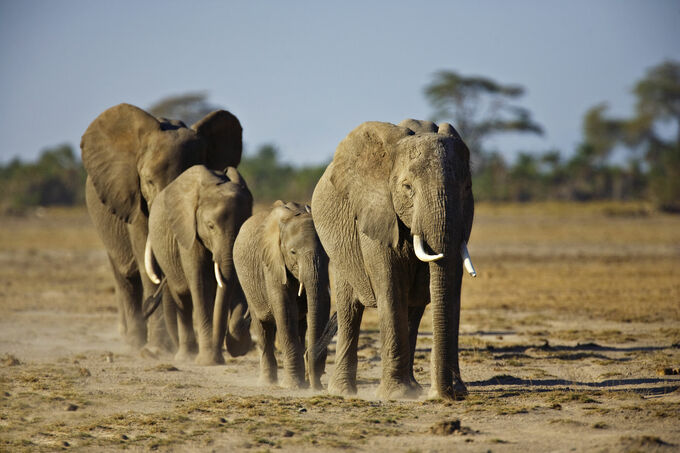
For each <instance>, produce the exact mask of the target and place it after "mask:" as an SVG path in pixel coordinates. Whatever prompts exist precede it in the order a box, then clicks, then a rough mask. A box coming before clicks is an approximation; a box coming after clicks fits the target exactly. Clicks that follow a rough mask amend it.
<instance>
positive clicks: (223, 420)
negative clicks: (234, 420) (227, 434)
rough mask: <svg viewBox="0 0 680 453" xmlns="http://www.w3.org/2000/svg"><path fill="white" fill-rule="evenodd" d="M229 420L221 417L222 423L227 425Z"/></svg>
mask: <svg viewBox="0 0 680 453" xmlns="http://www.w3.org/2000/svg"><path fill="white" fill-rule="evenodd" d="M228 421H229V420H227V419H226V418H224V417H220V423H227V422H228Z"/></svg>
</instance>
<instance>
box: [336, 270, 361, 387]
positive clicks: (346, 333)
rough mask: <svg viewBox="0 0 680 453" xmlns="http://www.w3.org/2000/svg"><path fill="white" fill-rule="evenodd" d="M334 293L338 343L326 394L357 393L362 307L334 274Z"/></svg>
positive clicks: (349, 289) (350, 290)
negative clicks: (358, 348)
mask: <svg viewBox="0 0 680 453" xmlns="http://www.w3.org/2000/svg"><path fill="white" fill-rule="evenodd" d="M334 290H335V294H334V296H335V302H336V307H337V313H338V340H337V345H336V352H335V370H334V371H333V375H332V376H331V378H330V381H329V382H328V393H330V394H332V395H354V394H356V392H357V363H358V358H357V345H358V343H359V329H360V327H361V318H362V316H363V314H364V306H363V305H362V304H361V303H359V301H358V300H357V299H356V298H355V297H354V295H353V291H352V287H351V286H350V285H349V283H348V282H346V281H344V280H341V279H340V278H339V277H338V276H337V275H336V281H335V288H334Z"/></svg>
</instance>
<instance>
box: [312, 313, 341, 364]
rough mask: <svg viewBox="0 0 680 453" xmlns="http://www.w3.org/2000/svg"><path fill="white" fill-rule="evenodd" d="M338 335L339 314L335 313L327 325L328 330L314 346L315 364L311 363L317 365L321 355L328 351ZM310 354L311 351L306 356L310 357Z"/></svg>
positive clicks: (326, 329) (325, 330)
mask: <svg viewBox="0 0 680 453" xmlns="http://www.w3.org/2000/svg"><path fill="white" fill-rule="evenodd" d="M337 333H338V312H335V313H333V315H332V316H331V317H330V319H329V320H328V322H327V323H326V328H325V329H324V331H323V333H322V334H321V337H320V338H319V341H317V342H316V344H315V345H313V346H312V351H311V355H312V357H313V358H314V362H311V363H315V362H316V360H317V359H318V358H319V357H320V356H321V354H323V353H324V352H325V351H326V348H328V345H329V344H331V340H333V337H334V336H335V334H337ZM309 352H310V351H307V352H306V353H305V356H308V355H309Z"/></svg>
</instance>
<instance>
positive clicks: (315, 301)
mask: <svg viewBox="0 0 680 453" xmlns="http://www.w3.org/2000/svg"><path fill="white" fill-rule="evenodd" d="M319 247H320V246H319ZM322 254H323V252H321V253H316V254H314V255H313V256H311V257H309V258H308V259H306V260H305V264H304V265H303V266H302V267H301V268H300V282H301V283H302V284H303V286H304V290H305V292H306V295H307V331H308V334H307V348H306V350H305V363H306V365H307V372H308V375H309V383H310V386H311V387H312V388H313V389H317V390H319V389H322V386H321V375H323V373H324V369H325V366H326V348H325V347H324V346H325V345H323V344H320V343H321V341H320V340H321V338H322V336H323V333H324V330H325V328H326V324H327V323H328V318H329V314H330V305H331V304H330V295H329V293H328V262H327V260H326V259H324V256H323V255H322Z"/></svg>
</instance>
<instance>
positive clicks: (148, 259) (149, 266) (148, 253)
mask: <svg viewBox="0 0 680 453" xmlns="http://www.w3.org/2000/svg"><path fill="white" fill-rule="evenodd" d="M144 269H146V275H148V276H149V280H151V281H152V282H154V283H155V284H159V283H160V282H161V279H160V278H158V276H157V275H156V273H155V272H154V270H153V250H151V241H150V240H149V239H148V238H147V239H146V247H145V248H144Z"/></svg>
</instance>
